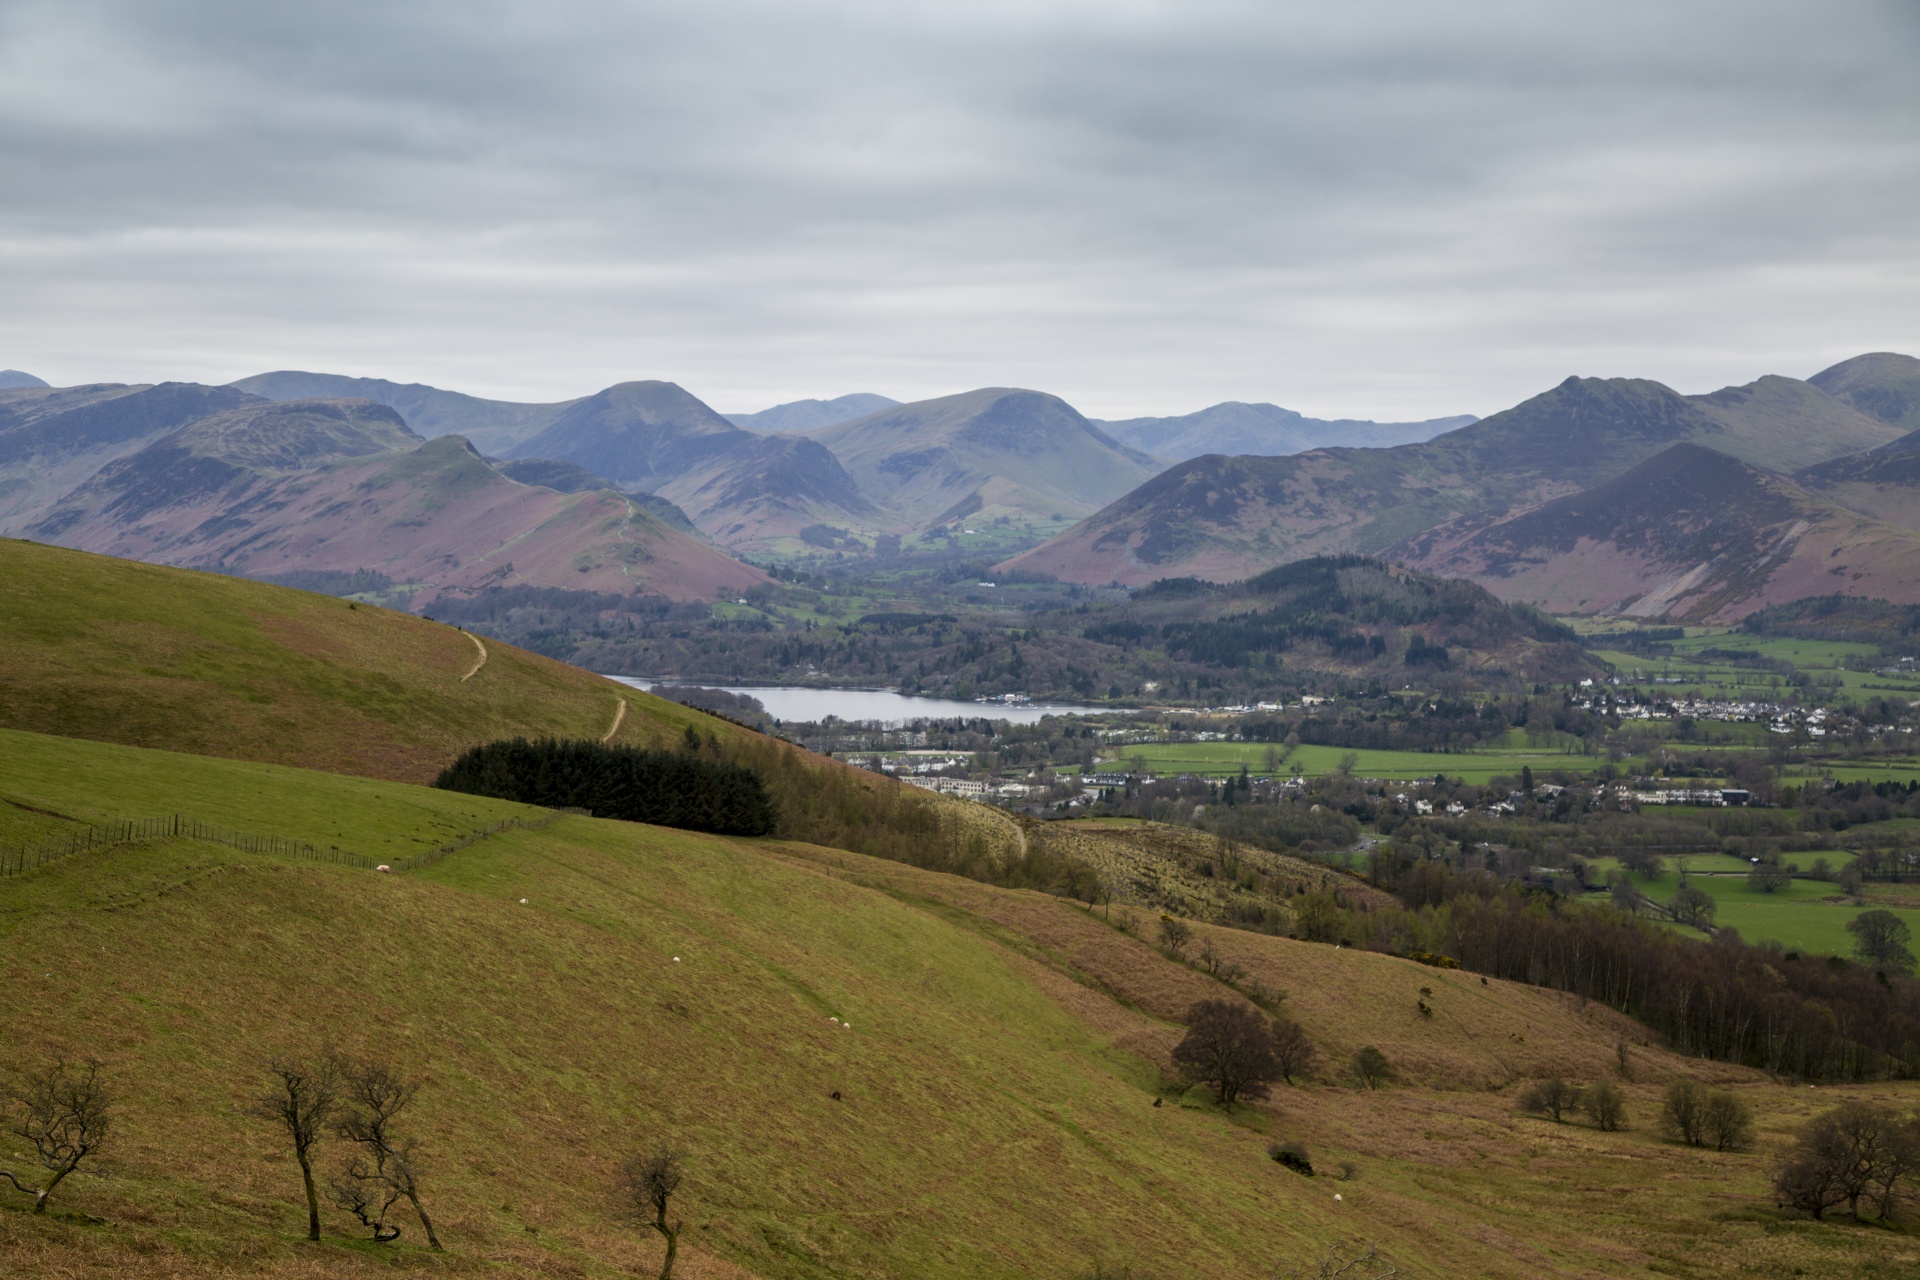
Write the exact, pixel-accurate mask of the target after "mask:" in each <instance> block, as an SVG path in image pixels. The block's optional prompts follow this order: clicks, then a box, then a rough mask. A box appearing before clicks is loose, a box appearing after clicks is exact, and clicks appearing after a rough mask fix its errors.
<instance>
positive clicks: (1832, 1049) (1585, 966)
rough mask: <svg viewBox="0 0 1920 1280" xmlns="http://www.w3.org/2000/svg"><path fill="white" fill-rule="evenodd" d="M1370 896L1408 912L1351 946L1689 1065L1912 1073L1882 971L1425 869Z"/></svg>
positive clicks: (1917, 996) (1909, 1006)
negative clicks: (1604, 1022) (1450, 976)
mask: <svg viewBox="0 0 1920 1280" xmlns="http://www.w3.org/2000/svg"><path fill="white" fill-rule="evenodd" d="M1381 887H1383V888H1386V889H1388V890H1389V891H1392V892H1396V893H1399V894H1400V895H1401V898H1402V901H1403V903H1406V902H1410V901H1411V902H1415V903H1419V904H1420V905H1418V906H1412V905H1408V906H1404V907H1402V908H1400V909H1397V910H1388V911H1378V912H1374V913H1372V914H1371V915H1368V916H1356V917H1353V918H1352V919H1351V920H1350V922H1349V927H1350V931H1351V938H1350V940H1351V941H1353V942H1356V943H1358V944H1360V945H1365V946H1369V947H1371V948H1373V949H1375V950H1382V951H1390V952H1394V953H1397V954H1403V955H1404V954H1407V953H1409V952H1411V951H1416V950H1417V951H1424V952H1430V953H1438V954H1443V955H1446V956H1448V957H1451V958H1453V959H1454V960H1456V961H1458V963H1459V964H1460V965H1461V966H1462V967H1463V968H1466V969H1470V970H1472V971H1474V972H1477V973H1483V974H1489V975H1492V976H1495V977H1501V978H1507V979H1511V980H1512V981H1515V982H1524V983H1528V984H1529V985H1532V986H1538V987H1552V988H1555V989H1558V990H1562V991H1569V992H1573V993H1575V994H1577V995H1581V996H1584V997H1586V998H1588V999H1593V1000H1599V1001H1601V1002H1603V1003H1605V1004H1607V1005H1610V1006H1612V1007H1613V1008H1615V1009H1618V1010H1620V1011H1621V1012H1623V1013H1626V1014H1629V1015H1630V1016H1632V1017H1635V1018H1638V1019H1639V1020H1640V1021H1642V1022H1644V1023H1645V1024H1647V1025H1648V1026H1649V1027H1651V1028H1652V1029H1653V1030H1655V1031H1657V1032H1658V1033H1660V1034H1661V1035H1662V1036H1663V1037H1664V1038H1665V1039H1666V1040H1667V1042H1668V1043H1669V1044H1670V1045H1671V1046H1672V1047H1673V1048H1674V1049H1675V1050H1676V1051H1678V1052H1680V1053H1683V1054H1687V1055H1689V1056H1692V1057H1704V1058H1713V1059H1718V1060H1721V1061H1727V1062H1738V1063H1742V1064H1744V1065H1747V1066H1751V1067H1757V1068H1760V1069H1762V1070H1765V1071H1768V1072H1771V1073H1773V1074H1775V1075H1786V1076H1793V1077H1796V1078H1799V1079H1808V1080H1868V1079H1881V1078H1887V1077H1908V1076H1913V1075H1916V1074H1920V981H1916V980H1914V979H1911V978H1907V977H1904V976H1902V975H1900V974H1899V973H1897V972H1894V971H1890V970H1889V969H1887V968H1872V967H1867V966H1863V965H1859V964H1854V963H1851V962H1849V961H1847V960H1845V959H1843V958H1841V957H1838V956H1835V957H1829V958H1826V959H1820V958H1816V957H1812V956H1805V955H1802V954H1800V953H1798V952H1793V951H1784V950H1781V949H1778V948H1774V947H1751V946H1746V945H1744V944H1741V943H1738V942H1735V941H1724V942H1721V941H1716V942H1700V941H1696V940H1693V939H1690V938H1683V937H1680V936H1678V935H1676V934H1673V933H1671V932H1669V931H1667V930H1665V929H1662V928H1660V927H1658V926H1657V925H1654V924H1651V923H1648V922H1647V921H1643V920H1639V919H1636V918H1634V917H1632V916H1630V915H1628V914H1626V913H1624V912H1621V911H1618V910H1616V909H1614V908H1613V907H1611V906H1599V905H1590V904H1586V903H1580V902H1572V901H1567V900H1565V899H1562V898H1560V897H1559V896H1558V895H1555V894H1553V893H1550V892H1539V891H1530V890H1527V889H1524V888H1521V887H1519V886H1517V885H1513V884H1511V883H1507V884H1503V883H1501V882H1499V881H1498V880H1497V879H1496V878H1495V877H1494V876H1492V875H1491V874H1489V873H1486V872H1467V873H1456V872H1454V871H1452V870H1450V869H1448V868H1446V867H1445V866H1443V865H1438V864H1433V863H1422V864H1414V865H1408V866H1406V867H1405V869H1404V871H1403V872H1402V873H1401V874H1400V875H1399V876H1398V877H1390V878H1388V879H1386V880H1384V881H1383V882H1382V883H1381Z"/></svg>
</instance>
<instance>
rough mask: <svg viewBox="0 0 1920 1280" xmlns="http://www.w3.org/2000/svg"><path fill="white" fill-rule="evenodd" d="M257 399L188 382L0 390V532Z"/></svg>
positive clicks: (26, 521)
mask: <svg viewBox="0 0 1920 1280" xmlns="http://www.w3.org/2000/svg"><path fill="white" fill-rule="evenodd" d="M256 400H257V397H254V396H251V395H249V394H247V393H246V392H244V391H240V390H236V389H234V388H232V387H203V386H200V385H198V384H196V383H191V382H163V383H160V384H159V385H157V386H125V385H122V384H119V383H101V384H96V385H91V386H83V387H25V388H18V389H15V390H11V391H0V534H9V533H18V532H19V531H20V529H22V528H23V527H25V526H26V525H28V524H31V523H32V522H33V521H34V520H36V519H38V518H39V517H40V516H41V515H42V514H44V513H45V511H46V509H47V507H49V506H51V505H52V504H53V503H54V502H56V501H58V500H59V499H60V498H61V497H62V496H63V495H65V494H66V493H67V492H68V491H69V490H71V489H72V488H73V487H74V486H75V485H78V484H79V483H81V482H82V481H84V480H85V479H86V478H87V477H88V476H90V475H92V474H93V473H94V472H95V471H98V470H99V469H100V468H101V467H102V466H104V465H105V464H107V463H109V462H112V461H113V460H114V459H116V458H121V457H124V456H126V455H127V454H129V453H132V452H134V451H136V450H138V449H141V448H143V447H145V446H146V445H148V444H150V443H152V442H153V441H154V440H157V439H158V438H160V437H161V436H163V435H165V434H166V433H168V432H169V431H173V430H175V429H177V428H179V427H182V426H184V425H186V424H187V423H189V422H192V421H194V420H195V419H198V418H204V417H206V416H207V415H209V414H214V413H219V412H221V411H223V410H226V409H233V408H237V407H238V406H240V405H243V404H247V403H249V402H254V401H256Z"/></svg>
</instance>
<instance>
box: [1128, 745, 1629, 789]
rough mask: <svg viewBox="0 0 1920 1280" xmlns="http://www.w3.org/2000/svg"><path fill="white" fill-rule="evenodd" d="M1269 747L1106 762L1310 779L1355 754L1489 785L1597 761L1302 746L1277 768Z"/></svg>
mask: <svg viewBox="0 0 1920 1280" xmlns="http://www.w3.org/2000/svg"><path fill="white" fill-rule="evenodd" d="M1268 750H1269V747H1268V745H1267V744H1266V743H1260V742H1148V743H1141V744H1139V745H1136V746H1129V747H1124V748H1121V749H1120V750H1119V751H1118V752H1117V753H1116V754H1114V755H1113V756H1112V757H1110V758H1109V759H1107V760H1105V761H1103V762H1102V767H1108V766H1120V767H1125V766H1126V765H1128V764H1129V763H1130V762H1131V761H1133V760H1135V759H1136V758H1144V759H1145V761H1146V766H1147V768H1148V769H1149V770H1150V771H1152V772H1154V773H1201V774H1217V775H1220V776H1225V775H1227V774H1233V773H1239V772H1240V769H1241V766H1242V765H1244V766H1246V768H1247V769H1248V770H1249V771H1250V772H1252V773H1254V774H1256V775H1259V776H1261V777H1292V776H1293V775H1294V774H1295V773H1296V772H1298V773H1301V774H1303V775H1305V776H1308V777H1318V776H1320V775H1321V774H1327V773H1332V772H1333V771H1334V770H1335V769H1336V768H1338V767H1339V764H1340V761H1341V760H1343V759H1344V758H1345V757H1346V756H1348V755H1349V754H1351V755H1353V756H1354V757H1355V762H1354V766H1353V771H1354V773H1355V774H1358V775H1359V776H1361V777H1366V778H1394V779H1404V780H1409V781H1411V780H1412V779H1415V778H1431V777H1433V776H1434V775H1435V774H1437V773H1444V774H1446V775H1447V776H1448V777H1449V778H1463V779H1465V780H1466V781H1468V782H1476V783H1484V782H1486V781H1487V780H1488V779H1490V778H1492V777H1495V776H1496V775H1499V774H1513V775H1514V776H1516V777H1518V776H1519V773H1520V770H1521V769H1522V768H1523V767H1531V768H1532V769H1533V771H1534V773H1535V774H1536V775H1538V776H1540V777H1541V778H1542V779H1543V780H1544V779H1545V778H1546V776H1547V775H1548V774H1550V773H1551V772H1553V771H1554V770H1560V769H1565V770H1571V771H1574V772H1579V771H1581V770H1583V769H1590V768H1592V767H1594V766H1595V764H1597V761H1596V760H1595V759H1594V757H1592V756H1579V755H1571V754H1568V753H1566V752H1560V751H1526V750H1502V751H1484V752H1481V751H1476V752H1440V751H1352V752H1349V750H1348V749H1347V748H1345V747H1320V746H1300V747H1296V748H1295V749H1294V752H1293V754H1292V755H1290V756H1288V757H1287V758H1286V760H1285V761H1283V762H1282V763H1281V764H1280V767H1279V770H1278V771H1277V772H1272V771H1269V770H1268V768H1267V763H1266V761H1267V752H1268Z"/></svg>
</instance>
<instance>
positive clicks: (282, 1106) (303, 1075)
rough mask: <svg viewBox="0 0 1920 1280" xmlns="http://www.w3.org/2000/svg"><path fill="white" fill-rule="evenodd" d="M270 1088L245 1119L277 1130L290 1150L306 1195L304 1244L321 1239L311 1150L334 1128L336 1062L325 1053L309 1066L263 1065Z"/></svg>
mask: <svg viewBox="0 0 1920 1280" xmlns="http://www.w3.org/2000/svg"><path fill="white" fill-rule="evenodd" d="M267 1075H268V1076H269V1077H270V1079H271V1084H270V1085H269V1086H268V1087H267V1088H266V1089H265V1090H263V1091H262V1092H261V1093H259V1094H258V1095H256V1096H255V1097H254V1099H253V1101H252V1102H251V1103H250V1104H249V1105H248V1107H247V1111H248V1114H250V1115H253V1116H256V1117H258V1118H259V1119H262V1120H266V1121H268V1122H270V1123H272V1124H275V1125H278V1126H279V1127H280V1129H281V1131H282V1132H284V1133H285V1134H286V1135H287V1140H288V1141H289V1142H291V1143H292V1144H293V1158H294V1159H295V1160H297V1161H298V1162H299V1164H300V1178H301V1181H302V1182H304V1183H305V1184H306V1189H307V1239H309V1240H316V1241H317V1240H318V1239H319V1238H320V1196H319V1194H318V1193H317V1192H316V1191H315V1190H314V1185H313V1149H314V1147H316V1146H317V1145H319V1142H320V1139H321V1137H322V1136H324V1135H325V1134H326V1132H327V1130H328V1129H329V1128H330V1127H331V1126H332V1124H333V1121H334V1116H335V1113H336V1112H337V1111H338V1110H339V1106H340V1060H339V1059H338V1058H337V1057H335V1056H334V1055H333V1054H331V1053H325V1054H322V1055H320V1056H319V1057H317V1058H315V1059H313V1060H312V1061H311V1062H301V1061H297V1060H295V1059H291V1058H275V1059H274V1060H273V1061H272V1062H270V1063H268V1064H267Z"/></svg>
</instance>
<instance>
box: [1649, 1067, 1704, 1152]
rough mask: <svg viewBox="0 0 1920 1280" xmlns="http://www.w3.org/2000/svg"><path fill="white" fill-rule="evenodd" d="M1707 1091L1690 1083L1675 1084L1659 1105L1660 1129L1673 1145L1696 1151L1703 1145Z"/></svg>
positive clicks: (1685, 1081) (1677, 1082)
mask: <svg viewBox="0 0 1920 1280" xmlns="http://www.w3.org/2000/svg"><path fill="white" fill-rule="evenodd" d="M1706 1100H1707V1091H1706V1090H1705V1089H1702V1088H1701V1087H1700V1086H1699V1085H1697V1084H1695V1083H1694V1082H1693V1081H1691V1080H1675V1081H1674V1082H1673V1083H1672V1084H1670V1085H1668V1086H1667V1092H1666V1096H1665V1097H1664V1098H1662V1099H1661V1101H1660V1127H1661V1129H1662V1130H1663V1131H1665V1133H1666V1135H1667V1136H1668V1137H1669V1138H1672V1139H1673V1140H1674V1141H1675V1142H1684V1143H1686V1144H1687V1145H1688V1146H1690V1147H1697V1146H1700V1145H1702V1144H1703V1143H1704V1142H1705V1141H1706V1124H1705V1120H1704V1118H1703V1112H1704V1111H1705V1110H1706Z"/></svg>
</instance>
